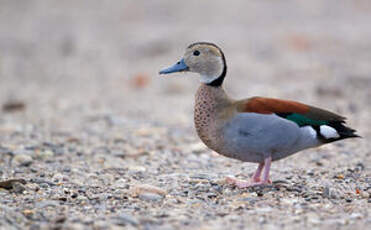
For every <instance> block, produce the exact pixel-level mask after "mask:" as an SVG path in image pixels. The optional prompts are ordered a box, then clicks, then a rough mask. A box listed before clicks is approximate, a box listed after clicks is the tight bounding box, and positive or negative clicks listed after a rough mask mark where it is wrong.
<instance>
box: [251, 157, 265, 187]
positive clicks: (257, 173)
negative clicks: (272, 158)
mask: <svg viewBox="0 0 371 230" xmlns="http://www.w3.org/2000/svg"><path fill="white" fill-rule="evenodd" d="M263 168H264V162H263V163H259V166H258V168H257V169H256V171H255V173H254V175H253V176H252V178H251V181H252V182H259V181H260V175H261V173H262V170H263Z"/></svg>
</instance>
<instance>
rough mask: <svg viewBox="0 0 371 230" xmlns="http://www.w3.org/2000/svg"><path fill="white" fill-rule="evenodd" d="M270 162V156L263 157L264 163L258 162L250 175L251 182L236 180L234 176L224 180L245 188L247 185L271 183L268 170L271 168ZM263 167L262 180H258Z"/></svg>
mask: <svg viewBox="0 0 371 230" xmlns="http://www.w3.org/2000/svg"><path fill="white" fill-rule="evenodd" d="M271 163H272V157H271V156H269V157H267V158H265V159H264V163H260V164H259V166H258V168H257V169H256V172H255V173H254V176H253V177H252V182H248V181H244V180H238V179H236V178H234V177H227V178H226V181H227V183H229V184H234V185H236V186H237V187H238V188H247V187H253V186H257V185H266V184H271V183H272V182H271V180H270V179H269V171H270V168H271ZM263 168H264V172H263V180H260V175H261V172H262V170H263Z"/></svg>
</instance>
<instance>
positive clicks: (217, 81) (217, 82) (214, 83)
mask: <svg viewBox="0 0 371 230" xmlns="http://www.w3.org/2000/svg"><path fill="white" fill-rule="evenodd" d="M196 45H209V46H214V47H215V48H217V49H218V50H219V52H220V54H221V55H222V61H223V71H222V73H221V74H220V76H219V77H218V78H216V79H215V80H214V81H212V82H210V83H208V84H207V85H209V86H214V87H219V86H221V85H222V84H223V81H224V78H225V76H226V75H227V62H226V61H225V56H224V53H223V51H222V49H220V48H219V47H218V46H217V45H215V44H214V43H211V42H196V43H193V44H191V45H189V46H188V47H187V48H188V49H190V48H192V47H193V46H196Z"/></svg>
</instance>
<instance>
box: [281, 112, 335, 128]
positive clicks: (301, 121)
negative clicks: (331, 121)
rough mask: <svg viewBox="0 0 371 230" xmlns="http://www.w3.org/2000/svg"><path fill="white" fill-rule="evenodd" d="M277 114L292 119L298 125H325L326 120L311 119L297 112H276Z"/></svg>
mask: <svg viewBox="0 0 371 230" xmlns="http://www.w3.org/2000/svg"><path fill="white" fill-rule="evenodd" d="M277 115H278V116H280V117H283V118H285V119H287V120H290V121H293V122H295V123H296V124H298V125H299V126H300V127H302V126H306V125H315V126H317V125H326V124H328V121H323V120H313V119H311V118H309V117H306V116H305V115H302V114H298V113H277Z"/></svg>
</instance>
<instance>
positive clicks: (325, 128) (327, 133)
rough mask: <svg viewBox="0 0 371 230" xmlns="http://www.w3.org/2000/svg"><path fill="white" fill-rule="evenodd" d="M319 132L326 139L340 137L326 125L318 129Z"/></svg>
mask: <svg viewBox="0 0 371 230" xmlns="http://www.w3.org/2000/svg"><path fill="white" fill-rule="evenodd" d="M319 130H320V133H321V134H322V136H324V137H325V138H326V139H330V138H338V137H340V135H339V134H338V132H337V131H336V129H334V128H332V127H330V126H328V125H321V126H320V127H319Z"/></svg>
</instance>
